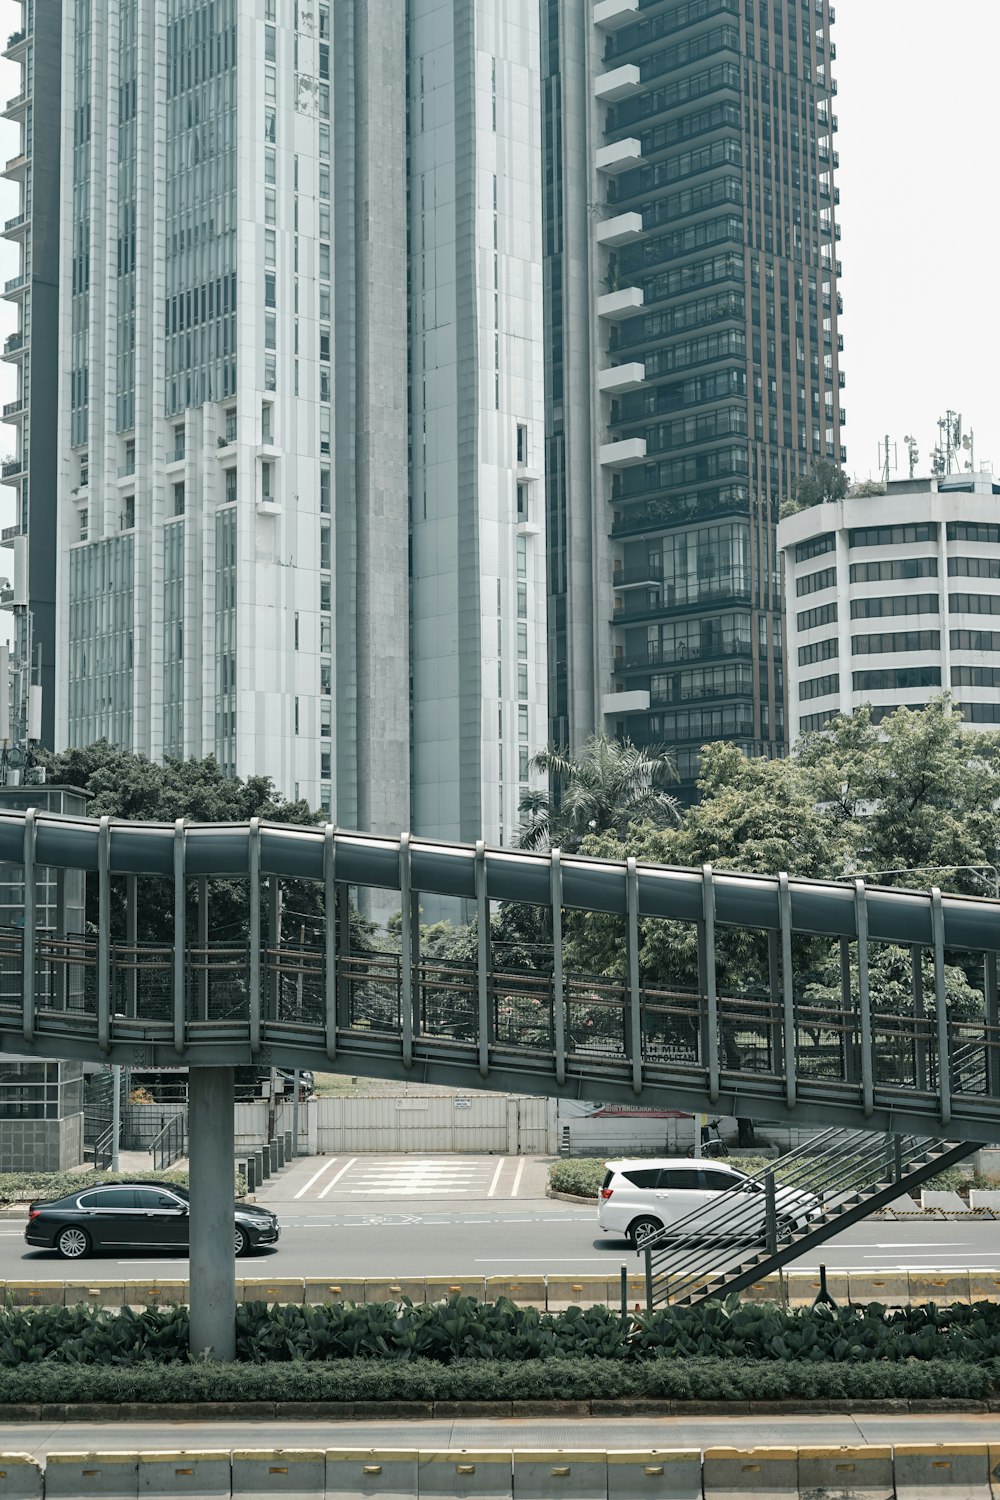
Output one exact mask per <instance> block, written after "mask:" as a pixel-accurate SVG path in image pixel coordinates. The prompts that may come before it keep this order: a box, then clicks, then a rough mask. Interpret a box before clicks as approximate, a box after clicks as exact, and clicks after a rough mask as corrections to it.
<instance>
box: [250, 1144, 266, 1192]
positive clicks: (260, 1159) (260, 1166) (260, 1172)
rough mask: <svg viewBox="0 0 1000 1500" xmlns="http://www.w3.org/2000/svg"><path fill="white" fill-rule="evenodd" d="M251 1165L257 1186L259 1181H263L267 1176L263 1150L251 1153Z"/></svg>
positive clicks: (259, 1183)
mask: <svg viewBox="0 0 1000 1500" xmlns="http://www.w3.org/2000/svg"><path fill="white" fill-rule="evenodd" d="M253 1166H254V1175H255V1176H256V1178H257V1186H258V1187H260V1185H261V1183H262V1182H263V1181H264V1178H265V1177H266V1176H267V1172H266V1171H265V1169H264V1152H263V1151H255V1152H254V1154H253Z"/></svg>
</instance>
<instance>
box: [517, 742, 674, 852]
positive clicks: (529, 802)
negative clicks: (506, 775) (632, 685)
mask: <svg viewBox="0 0 1000 1500" xmlns="http://www.w3.org/2000/svg"><path fill="white" fill-rule="evenodd" d="M531 765H532V769H533V770H536V771H544V772H545V773H546V774H547V775H548V777H549V780H550V785H551V786H552V791H553V795H550V794H549V793H548V792H539V791H530V792H526V793H525V794H524V796H523V797H522V798H521V802H520V811H521V814H522V816H523V818H524V821H523V822H522V824H521V829H520V833H519V836H518V843H519V845H520V847H521V848H522V849H547V848H550V847H551V846H553V845H559V846H560V847H561V848H564V849H570V850H572V849H578V848H579V847H580V844H581V843H582V842H583V840H584V839H585V838H586V837H587V835H588V834H590V833H607V832H610V831H613V832H615V833H617V834H618V836H619V837H620V838H624V837H625V834H626V832H627V831H628V826H629V824H630V823H655V824H656V825H657V826H658V827H660V828H663V827H665V826H666V825H667V824H668V823H678V822H679V821H680V808H679V804H678V802H677V799H676V797H672V796H671V795H670V793H669V792H667V791H665V790H664V788H665V787H666V786H668V785H670V784H671V783H673V782H675V781H676V780H677V767H676V765H675V762H674V757H673V754H672V752H671V751H669V750H668V749H667V748H666V746H664V745H649V746H647V747H645V748H641V747H640V746H638V745H633V744H632V741H631V740H629V739H624V740H613V739H609V738H608V737H607V735H605V734H594V735H591V737H590V739H589V740H588V741H587V743H586V745H585V746H584V748H583V751H582V753H581V754H580V755H579V756H576V755H572V754H571V753H570V752H569V751H568V750H557V749H556V748H555V746H553V745H547V746H546V747H545V749H544V750H539V752H538V754H537V755H534V756H533V757H532V760H531Z"/></svg>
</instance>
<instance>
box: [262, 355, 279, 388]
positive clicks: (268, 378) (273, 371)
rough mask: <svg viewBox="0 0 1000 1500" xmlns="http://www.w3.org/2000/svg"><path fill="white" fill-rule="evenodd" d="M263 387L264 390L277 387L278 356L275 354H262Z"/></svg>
mask: <svg viewBox="0 0 1000 1500" xmlns="http://www.w3.org/2000/svg"><path fill="white" fill-rule="evenodd" d="M264 389H265V391H276V390H277V389H278V356H277V355H276V354H265V355H264Z"/></svg>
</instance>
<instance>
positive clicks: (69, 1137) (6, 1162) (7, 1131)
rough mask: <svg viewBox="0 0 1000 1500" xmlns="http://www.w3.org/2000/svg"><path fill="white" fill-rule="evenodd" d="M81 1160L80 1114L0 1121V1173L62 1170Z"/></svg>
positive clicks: (81, 1127)
mask: <svg viewBox="0 0 1000 1500" xmlns="http://www.w3.org/2000/svg"><path fill="white" fill-rule="evenodd" d="M82 1160H83V1115H82V1114H75V1115H67V1116H66V1118H65V1119H63V1120H0V1172H64V1171H66V1170H67V1169H68V1168H69V1167H77V1166H79V1165H80V1163H81V1161H82Z"/></svg>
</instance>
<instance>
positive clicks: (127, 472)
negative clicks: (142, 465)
mask: <svg viewBox="0 0 1000 1500" xmlns="http://www.w3.org/2000/svg"><path fill="white" fill-rule="evenodd" d="M134 473H135V459H134V458H127V459H126V460H125V462H124V463H123V464H119V465H118V478H119V479H131V478H132V476H133V474H134Z"/></svg>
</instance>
